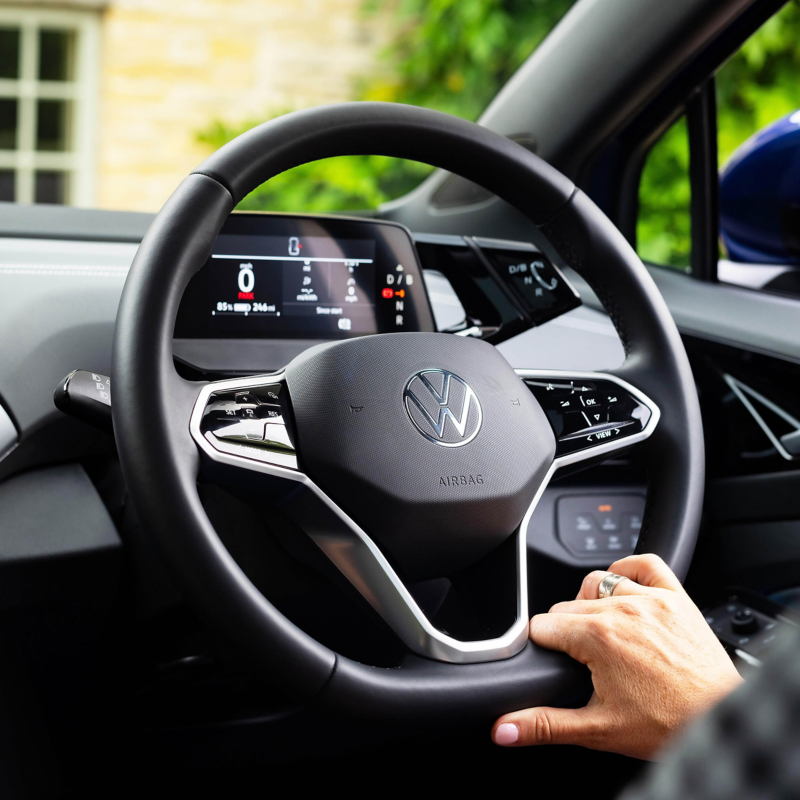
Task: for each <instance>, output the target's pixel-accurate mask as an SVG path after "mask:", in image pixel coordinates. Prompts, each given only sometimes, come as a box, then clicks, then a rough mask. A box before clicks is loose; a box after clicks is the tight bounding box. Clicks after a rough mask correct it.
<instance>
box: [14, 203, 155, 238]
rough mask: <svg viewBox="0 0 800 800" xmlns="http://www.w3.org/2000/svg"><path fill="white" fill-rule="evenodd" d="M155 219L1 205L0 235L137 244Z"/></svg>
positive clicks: (135, 213) (126, 213)
mask: <svg viewBox="0 0 800 800" xmlns="http://www.w3.org/2000/svg"><path fill="white" fill-rule="evenodd" d="M155 217H156V215H155V214H145V213H141V212H138V211H105V210H103V209H97V208H71V207H69V206H51V205H32V206H28V205H19V204H18V203H0V236H14V237H31V238H35V239H76V240H84V241H92V242H135V243H136V244H138V243H139V242H141V241H142V238H143V237H144V235H145V233H147V229H148V228H149V227H150V223H151V222H152V221H153V220H154V219H155Z"/></svg>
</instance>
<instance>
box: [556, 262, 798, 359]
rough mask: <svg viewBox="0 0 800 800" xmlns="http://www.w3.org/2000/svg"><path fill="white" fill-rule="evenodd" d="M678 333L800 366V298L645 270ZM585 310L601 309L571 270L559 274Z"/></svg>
mask: <svg viewBox="0 0 800 800" xmlns="http://www.w3.org/2000/svg"><path fill="white" fill-rule="evenodd" d="M647 269H648V271H649V272H650V275H652V277H653V280H654V281H655V282H656V285H657V286H658V289H659V291H660V292H661V294H662V296H663V297H664V300H665V301H666V303H667V306H668V308H669V310H670V312H671V313H672V316H673V318H674V319H675V324H676V325H677V326H678V329H679V330H680V331H681V332H682V333H686V334H689V335H693V336H697V337H700V338H705V339H710V340H712V341H716V342H721V343H724V344H730V345H732V346H733V347H740V348H742V349H744V350H752V351H754V352H759V353H765V354H767V355H771V356H777V357H779V358H785V359H787V360H790V361H795V362H800V336H798V331H800V299H798V300H795V299H793V298H790V297H782V296H780V295H777V294H770V293H769V292H759V291H755V290H752V289H743V288H740V287H738V286H729V285H727V284H723V283H711V282H709V281H698V280H695V279H694V278H691V277H689V276H688V275H684V274H683V273H680V272H677V271H674V270H670V269H668V268H665V267H653V266H648V267H647ZM564 271H565V273H566V274H567V275H568V277H569V279H570V280H571V281H572V284H573V285H574V286H575V288H576V289H577V290H578V291H579V292H580V295H581V298H582V299H583V302H584V303H585V304H586V305H589V306H591V307H593V308H596V309H598V310H601V311H602V310H603V306H602V304H601V303H600V301H599V300H598V299H597V295H595V293H594V292H593V291H592V290H591V289H590V288H589V285H588V284H587V283H586V281H584V280H583V278H581V277H580V275H578V273H577V272H575V271H574V270H570V269H567V270H564Z"/></svg>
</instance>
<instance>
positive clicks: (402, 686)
mask: <svg viewBox="0 0 800 800" xmlns="http://www.w3.org/2000/svg"><path fill="white" fill-rule="evenodd" d="M362 154H378V155H386V156H394V157H398V158H405V159H410V160H416V161H421V162H425V163H428V164H431V165H433V166H437V167H440V168H443V169H447V170H449V171H452V172H456V173H458V174H460V175H462V176H463V177H465V178H467V179H469V180H472V181H474V182H476V183H478V184H480V185H482V186H483V187H485V188H486V189H488V190H490V191H492V192H493V193H495V194H497V195H498V196H500V197H501V198H502V199H504V200H505V201H507V202H508V203H510V204H511V205H513V206H515V207H516V208H517V209H518V210H519V211H521V212H522V213H523V214H525V215H526V216H527V217H528V218H529V219H530V220H531V222H533V223H534V224H535V225H537V226H538V227H539V229H540V230H541V231H542V233H543V234H544V235H545V237H546V238H547V239H548V240H549V241H550V243H551V244H552V246H553V247H554V248H555V249H556V250H557V251H558V253H559V254H560V256H561V257H562V258H563V259H564V261H565V262H566V263H567V264H568V265H570V266H572V267H573V268H574V269H576V271H578V272H579V273H580V274H581V275H582V276H583V277H584V278H585V279H586V280H587V282H588V283H589V284H590V285H591V286H592V288H593V289H594V291H595V292H596V293H597V295H598V297H599V298H600V300H601V302H602V303H603V305H604V307H605V309H606V311H607V312H608V313H609V315H610V317H611V319H612V321H613V323H614V325H615V326H616V328H617V331H618V332H619V334H620V337H621V339H622V342H623V345H624V348H625V352H626V361H625V363H624V365H623V366H622V367H621V368H620V369H619V370H617V371H616V374H617V375H618V376H619V377H622V378H624V379H625V380H626V381H628V382H630V383H631V384H633V385H634V386H636V387H637V388H639V389H641V390H642V391H643V392H645V393H647V394H649V395H650V396H651V397H653V398H655V399H656V400H657V401H658V403H659V406H660V408H661V412H662V413H661V419H660V422H659V425H658V427H657V429H656V431H655V432H654V434H653V436H652V437H651V438H650V439H649V440H648V441H647V443H646V444H645V445H644V447H645V458H646V461H647V465H648V473H649V479H650V484H651V491H650V492H649V495H648V504H647V511H646V514H645V519H644V526H643V529H642V532H641V535H640V544H639V548H638V549H639V550H640V551H646V552H654V553H657V554H658V555H660V556H661V557H662V558H664V560H665V561H666V562H667V563H668V564H669V565H670V566H671V567H672V568H673V570H674V571H675V572H676V573H677V574H678V576H679V577H681V578H683V577H684V576H685V574H686V571H687V570H688V566H689V563H690V560H691V557H692V553H693V550H694V545H695V541H696V536H697V531H698V528H699V522H700V513H701V506H702V495H703V482H704V449H703V435H702V424H701V419H700V411H699V404H698V400H697V394H696V391H695V388H694V381H693V378H692V373H691V369H690V366H689V362H688V359H687V357H686V353H685V350H684V349H683V345H682V343H681V340H680V336H679V334H678V331H677V329H676V327H675V324H674V322H673V320H672V318H671V316H670V314H669V311H668V309H667V307H666V305H665V303H664V301H663V299H662V298H661V296H660V294H659V292H658V290H657V288H656V286H655V284H654V282H653V280H652V278H651V277H650V275H649V273H648V272H647V270H646V269H645V268H644V266H643V265H642V263H641V261H640V260H639V258H638V256H637V255H636V254H635V252H634V251H633V250H632V248H631V247H630V245H629V244H628V243H627V241H626V240H625V239H624V237H623V236H622V235H621V234H620V233H619V231H618V230H617V229H616V228H615V227H614V225H613V224H612V223H611V222H610V221H609V220H608V218H607V217H605V215H604V214H603V213H602V212H601V211H600V210H599V209H598V208H597V207H596V206H595V205H594V204H593V203H592V202H591V200H589V199H588V198H587V197H586V196H585V195H584V194H583V193H581V192H580V191H579V190H578V189H576V188H575V186H574V185H573V184H572V183H571V182H570V181H569V180H568V179H566V178H565V177H564V176H562V175H561V174H560V173H558V172H557V171H556V170H554V169H553V168H552V167H550V166H549V165H548V164H546V163H545V162H544V161H542V160H541V159H539V158H538V157H536V156H535V155H533V154H532V153H530V152H529V151H527V150H526V149H525V148H523V147H521V146H519V145H517V144H515V143H514V142H512V141H510V140H508V139H506V138H505V137H503V136H500V135H499V134H496V133H493V132H491V131H489V130H487V129H485V128H482V127H480V126H478V125H475V124H473V123H469V122H465V121H463V120H460V119H457V118H455V117H451V116H449V115H445V114H441V113H438V112H434V111H429V110H425V109H420V108H416V107H413V106H402V105H396V104H385V103H350V104H342V105H337V106H327V107H321V108H315V109H311V110H308V111H303V112H297V113H295V114H291V115H287V116H285V117H281V118H278V119H276V120H273V121H271V122H268V123H265V124H264V125H261V126H259V127H258V128H255V129H253V130H251V131H250V132H248V133H246V134H244V135H242V136H240V137H239V138H238V139H236V140H234V141H233V142H231V143H230V144H228V145H226V146H225V147H223V148H222V149H221V150H219V151H218V152H217V153H215V154H214V155H213V156H211V157H210V158H209V159H208V160H207V161H205V162H204V163H203V164H202V165H201V166H200V167H199V168H198V169H197V170H196V171H195V172H193V173H192V174H191V175H189V176H188V177H187V178H186V179H185V180H184V181H183V182H182V183H181V185H180V186H179V187H178V189H177V190H176V191H175V193H174V194H173V195H172V197H171V198H170V199H169V200H168V201H167V203H166V204H165V205H164V207H163V209H162V210H161V211H160V212H159V214H158V216H157V217H156V219H155V221H154V222H153V224H152V226H151V228H150V230H149V231H148V233H147V235H146V236H145V238H144V240H143V241H142V244H141V246H140V248H139V251H138V253H137V255H136V258H135V260H134V263H133V265H132V267H131V271H130V273H129V276H128V279H127V281H126V284H125V289H124V292H123V295H122V300H121V303H120V307H119V311H118V315H117V325H116V332H115V340H114V354H113V368H112V369H113V371H112V375H113V379H114V382H115V396H114V408H113V415H114V429H115V435H116V438H117V443H118V448H119V454H120V461H121V463H122V467H123V471H124V474H125V478H126V481H127V483H128V487H129V491H130V495H131V498H132V500H133V502H134V505H135V507H136V508H137V511H138V512H139V514H140V515H141V517H142V519H143V522H144V524H145V525H146V526H147V528H148V529H149V530H151V531H152V533H153V534H154V536H155V538H156V542H157V546H158V548H159V550H160V552H161V554H162V555H163V557H164V558H165V560H166V562H167V564H168V566H169V567H170V569H171V572H172V575H173V577H174V578H175V581H176V583H177V585H178V587H179V588H180V589H181V591H182V592H183V593H184V595H185V596H186V598H187V600H188V601H189V602H190V603H192V604H193V605H194V606H195V607H196V608H197V609H198V610H200V611H201V613H203V614H204V615H205V616H206V617H207V618H209V619H210V620H211V622H212V624H213V623H216V624H217V625H219V626H220V627H223V628H224V629H225V630H226V631H227V632H228V634H229V635H231V636H233V638H234V639H236V640H237V641H238V642H239V644H240V645H242V646H244V647H245V648H246V649H247V651H248V652H249V653H250V655H252V656H253V658H254V659H255V661H256V662H257V664H258V665H259V666H260V667H261V668H262V670H263V671H264V672H265V673H266V674H267V675H268V676H270V677H272V678H273V679H274V680H275V681H276V682H277V683H278V684H279V685H280V686H282V687H284V688H286V689H288V690H290V691H293V692H294V693H296V694H297V695H299V696H302V697H305V698H311V697H315V696H318V697H320V698H321V699H322V700H324V701H326V702H328V703H329V704H331V705H333V706H335V707H337V708H339V709H343V710H347V711H351V712H354V713H361V714H364V713H366V714H372V715H376V716H392V717H414V716H421V715H422V716H430V715H443V714H444V715H447V716H448V717H449V718H455V717H462V716H465V715H466V716H475V715H479V716H482V717H484V716H485V717H491V716H495V715H497V714H501V713H505V712H507V711H510V710H513V709H515V708H520V707H524V706H530V705H535V704H545V703H546V704H553V703H556V702H564V701H568V700H569V699H570V698H574V697H575V696H577V695H578V694H579V693H581V692H583V691H585V689H586V687H587V686H588V676H587V674H586V671H585V670H584V669H582V668H580V667H579V666H578V665H576V664H575V663H574V662H572V661H570V660H569V659H567V658H566V657H564V656H562V655H561V654H557V653H552V652H548V651H543V650H541V649H539V648H536V647H535V646H533V645H531V644H530V643H529V644H528V645H527V646H526V647H525V649H524V650H522V652H520V653H519V654H517V655H516V656H513V657H512V658H509V659H506V660H504V661H494V662H489V663H482V664H470V665H453V664H446V663H442V662H437V661H430V660H427V659H424V658H420V657H417V656H412V655H410V656H408V657H407V658H406V659H405V660H404V662H403V664H402V665H401V667H400V668H399V669H382V668H376V667H371V666H366V665H363V664H359V663H357V662H354V661H352V660H350V659H347V658H345V657H343V656H341V655H337V654H335V653H333V652H332V651H331V650H329V649H328V648H326V647H324V646H323V645H321V644H319V643H318V642H316V641H315V640H314V639H312V638H311V637H309V636H308V635H306V634H305V633H304V632H302V631H301V630H299V629H298V628H297V627H296V626H294V625H293V624H292V623H291V622H289V621H288V620H287V619H286V618H285V617H284V616H283V615H282V614H280V612H278V611H277V609H275V607H274V606H272V604H271V603H269V601H267V600H266V599H265V598H264V597H263V596H262V595H261V594H260V593H259V592H258V590H257V589H256V588H255V587H254V586H253V584H252V583H251V582H250V581H249V579H248V578H247V577H246V575H245V574H244V572H243V571H242V569H241V568H240V567H239V566H238V565H237V564H236V562H235V561H234V560H233V558H232V557H231V556H230V554H229V553H228V552H227V551H226V550H225V548H224V546H223V545H222V543H221V541H220V540H219V538H218V537H217V535H216V532H215V531H214V529H213V527H212V525H211V523H210V522H209V520H208V517H207V516H206V514H205V511H204V510H203V506H202V504H201V503H200V499H199V497H198V494H197V488H196V477H197V474H198V470H199V464H200V457H199V453H198V450H197V447H196V445H195V443H194V442H193V440H192V439H191V437H190V435H189V430H188V419H189V414H190V411H191V407H192V404H193V403H194V400H195V398H196V397H197V392H198V389H197V386H196V385H193V384H191V383H189V382H187V381H184V380H183V379H181V378H180V377H179V376H178V375H177V373H176V372H175V369H174V365H173V357H172V336H173V329H174V323H175V317H176V314H177V310H178V305H179V303H180V299H181V296H182V294H183V291H184V289H185V287H186V285H187V283H188V281H189V279H190V278H191V276H192V275H193V274H194V273H195V272H196V271H197V270H198V269H199V268H200V267H201V266H202V264H203V263H204V262H205V260H206V258H207V256H208V254H209V252H210V249H211V246H212V244H213V242H214V240H215V238H216V235H217V233H218V232H219V231H220V229H221V227H222V225H223V223H224V221H225V219H226V218H227V216H228V214H229V213H230V211H231V210H232V209H233V207H234V206H235V205H236V204H237V203H238V202H239V201H240V200H241V199H242V198H243V197H244V196H245V195H246V194H248V193H249V192H250V191H252V190H253V189H254V188H255V187H256V186H258V185H259V184H261V183H263V182H264V181H266V180H268V179H269V178H271V177H273V176H274V175H276V174H278V173H280V172H282V171H284V170H286V169H289V168H291V167H293V166H297V165H299V164H302V163H306V162H308V161H312V160H317V159H320V158H326V157H331V156H339V155H362Z"/></svg>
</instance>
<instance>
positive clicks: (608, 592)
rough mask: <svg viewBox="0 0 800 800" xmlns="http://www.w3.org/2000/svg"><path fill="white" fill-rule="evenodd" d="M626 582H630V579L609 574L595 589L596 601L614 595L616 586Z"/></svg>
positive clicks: (612, 573)
mask: <svg viewBox="0 0 800 800" xmlns="http://www.w3.org/2000/svg"><path fill="white" fill-rule="evenodd" d="M627 580H630V578H626V577H625V576H624V575H617V574H616V573H614V572H609V573H608V575H606V576H605V578H603V580H601V581H600V586H598V587H597V597H598V599H599V600H603V599H604V598H606V597H611V596H612V595H613V594H614V589H616V588H617V584H618V583H621V582H622V581H627Z"/></svg>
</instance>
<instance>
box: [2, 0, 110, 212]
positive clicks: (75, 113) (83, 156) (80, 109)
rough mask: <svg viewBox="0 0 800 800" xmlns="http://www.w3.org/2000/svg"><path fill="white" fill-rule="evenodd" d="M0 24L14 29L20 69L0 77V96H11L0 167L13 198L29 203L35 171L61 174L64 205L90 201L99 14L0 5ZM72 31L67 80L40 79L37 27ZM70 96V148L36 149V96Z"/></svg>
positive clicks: (56, 98) (90, 202)
mask: <svg viewBox="0 0 800 800" xmlns="http://www.w3.org/2000/svg"><path fill="white" fill-rule="evenodd" d="M0 27H4V28H5V27H9V28H11V27H13V28H19V29H20V56H21V57H20V71H19V77H18V78H17V79H16V80H15V79H10V78H5V79H0V98H16V99H17V101H18V104H17V148H16V150H0V170H9V169H10V170H13V171H14V173H15V200H16V202H18V203H33V201H34V189H35V173H36V172H37V171H38V170H54V171H59V172H62V171H63V172H66V173H67V174H68V180H67V194H66V197H65V198H64V201H65V203H66V204H67V205H76V206H91V205H92V202H93V200H94V177H95V176H94V172H95V163H94V157H95V129H96V119H97V75H98V68H99V64H100V52H99V51H100V16H99V14H97V13H96V12H92V11H81V10H75V11H73V10H67V9H59V8H54V9H51V8H46V7H41V6H40V7H38V8H20V7H19V6H17V7H12V6H2V5H0ZM42 28H47V29H62V30H71V31H74V32H75V37H76V42H75V62H74V65H73V67H74V70H75V72H74V78H73V80H72V81H40V80H38V68H39V30H40V29H42ZM44 99H48V100H49V99H53V100H62V99H63V100H71V101H72V113H71V119H70V126H71V127H70V131H69V136H70V146H71V149H70V150H67V151H64V152H58V153H56V152H43V151H37V150H36V103H37V101H38V100H44Z"/></svg>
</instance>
